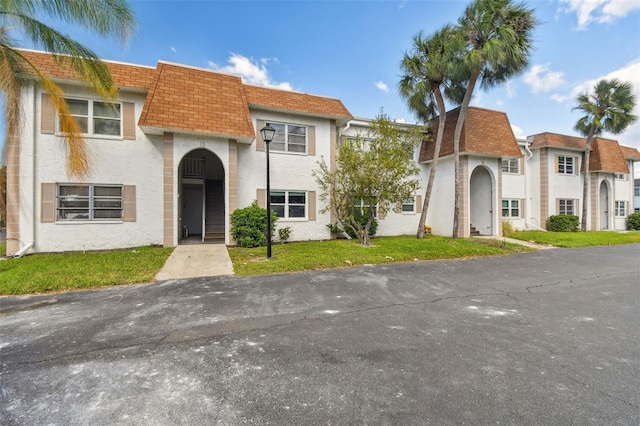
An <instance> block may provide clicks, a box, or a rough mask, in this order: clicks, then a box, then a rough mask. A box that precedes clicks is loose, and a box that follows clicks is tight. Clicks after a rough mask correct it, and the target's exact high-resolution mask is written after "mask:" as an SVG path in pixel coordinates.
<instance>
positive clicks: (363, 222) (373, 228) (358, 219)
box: [345, 213, 378, 238]
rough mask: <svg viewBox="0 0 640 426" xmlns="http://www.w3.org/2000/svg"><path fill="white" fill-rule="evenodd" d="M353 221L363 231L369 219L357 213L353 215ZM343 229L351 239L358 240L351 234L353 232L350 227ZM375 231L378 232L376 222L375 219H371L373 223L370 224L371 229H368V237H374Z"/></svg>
mask: <svg viewBox="0 0 640 426" xmlns="http://www.w3.org/2000/svg"><path fill="white" fill-rule="evenodd" d="M354 219H355V220H356V222H358V223H359V224H360V227H361V228H362V229H364V227H365V226H366V225H367V221H368V220H369V217H368V216H367V215H366V214H360V213H357V214H355V215H354ZM345 228H346V229H345V232H346V233H347V235H349V236H350V237H351V238H358V237H357V236H356V233H355V232H353V230H352V229H351V228H350V227H348V226H345ZM377 230H378V221H377V220H376V219H373V221H372V222H371V227H370V228H369V236H373V235H376V231H377Z"/></svg>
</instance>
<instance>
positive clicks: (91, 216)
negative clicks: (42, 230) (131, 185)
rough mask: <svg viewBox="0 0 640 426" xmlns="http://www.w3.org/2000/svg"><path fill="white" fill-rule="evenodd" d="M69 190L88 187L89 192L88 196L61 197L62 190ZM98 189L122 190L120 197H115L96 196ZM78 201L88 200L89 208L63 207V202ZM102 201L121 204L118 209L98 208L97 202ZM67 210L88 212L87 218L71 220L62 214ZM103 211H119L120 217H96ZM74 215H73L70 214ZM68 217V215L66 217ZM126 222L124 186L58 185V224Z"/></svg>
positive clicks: (68, 195)
mask: <svg viewBox="0 0 640 426" xmlns="http://www.w3.org/2000/svg"><path fill="white" fill-rule="evenodd" d="M65 187H66V188H69V187H87V188H88V191H87V195H81V194H77V195H76V194H67V195H61V189H62V188H65ZM96 188H118V189H120V195H119V196H114V195H96V194H95V193H96ZM78 200H87V206H86V208H84V207H83V206H80V207H73V206H68V207H64V206H62V203H63V202H74V201H78ZM98 200H101V201H114V202H116V203H119V204H120V206H119V207H116V206H108V207H100V206H97V205H96V204H97V201H98ZM65 210H86V211H87V213H86V217H77V218H69V217H62V212H64V211H65ZM101 210H105V211H106V210H112V211H115V210H119V211H120V217H107V218H101V217H97V218H96V217H95V216H96V212H97V211H101ZM70 214H73V213H70ZM65 216H66V215H65ZM123 220H124V186H123V185H117V184H78V183H59V184H57V185H56V222H87V221H89V222H105V221H119V222H121V221H123Z"/></svg>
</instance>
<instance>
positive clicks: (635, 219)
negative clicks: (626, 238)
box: [627, 212, 640, 231]
mask: <svg viewBox="0 0 640 426" xmlns="http://www.w3.org/2000/svg"><path fill="white" fill-rule="evenodd" d="M627 229H629V230H632V231H640V212H635V213H631V214H630V215H629V216H628V217H627Z"/></svg>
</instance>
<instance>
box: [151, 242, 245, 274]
mask: <svg viewBox="0 0 640 426" xmlns="http://www.w3.org/2000/svg"><path fill="white" fill-rule="evenodd" d="M217 275H233V264H232V263H231V258H230V257H229V252H228V251H227V246H225V245H224V244H189V245H179V246H177V247H176V249H175V250H174V251H173V253H171V256H169V258H168V259H167V261H166V262H165V264H164V266H163V267H162V269H161V270H160V272H158V273H157V274H156V276H155V278H156V280H158V281H164V280H171V279H181V278H197V277H213V276H217Z"/></svg>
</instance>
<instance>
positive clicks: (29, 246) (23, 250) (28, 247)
mask: <svg viewBox="0 0 640 426" xmlns="http://www.w3.org/2000/svg"><path fill="white" fill-rule="evenodd" d="M32 88H33V104H32V105H33V115H32V116H31V117H32V118H33V124H32V127H33V129H32V130H33V133H32V139H33V147H32V151H31V161H32V167H33V171H32V173H31V175H32V179H31V191H32V192H31V194H32V195H31V197H32V206H33V207H32V214H31V219H32V220H31V226H32V241H31V242H30V243H29V244H27V245H25V246H24V247H22V248H21V249H20V250H18V251H17V252H16V253H15V254H14V255H13V257H14V258H21V257H22V256H24V255H25V254H27V252H28V251H29V250H31V249H32V248H33V247H35V245H36V201H37V200H36V198H37V197H36V170H37V169H36V134H37V133H36V130H37V128H36V122H37V121H38V120H37V119H36V113H37V111H36V100H37V94H36V87H35V84H34V85H32Z"/></svg>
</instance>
